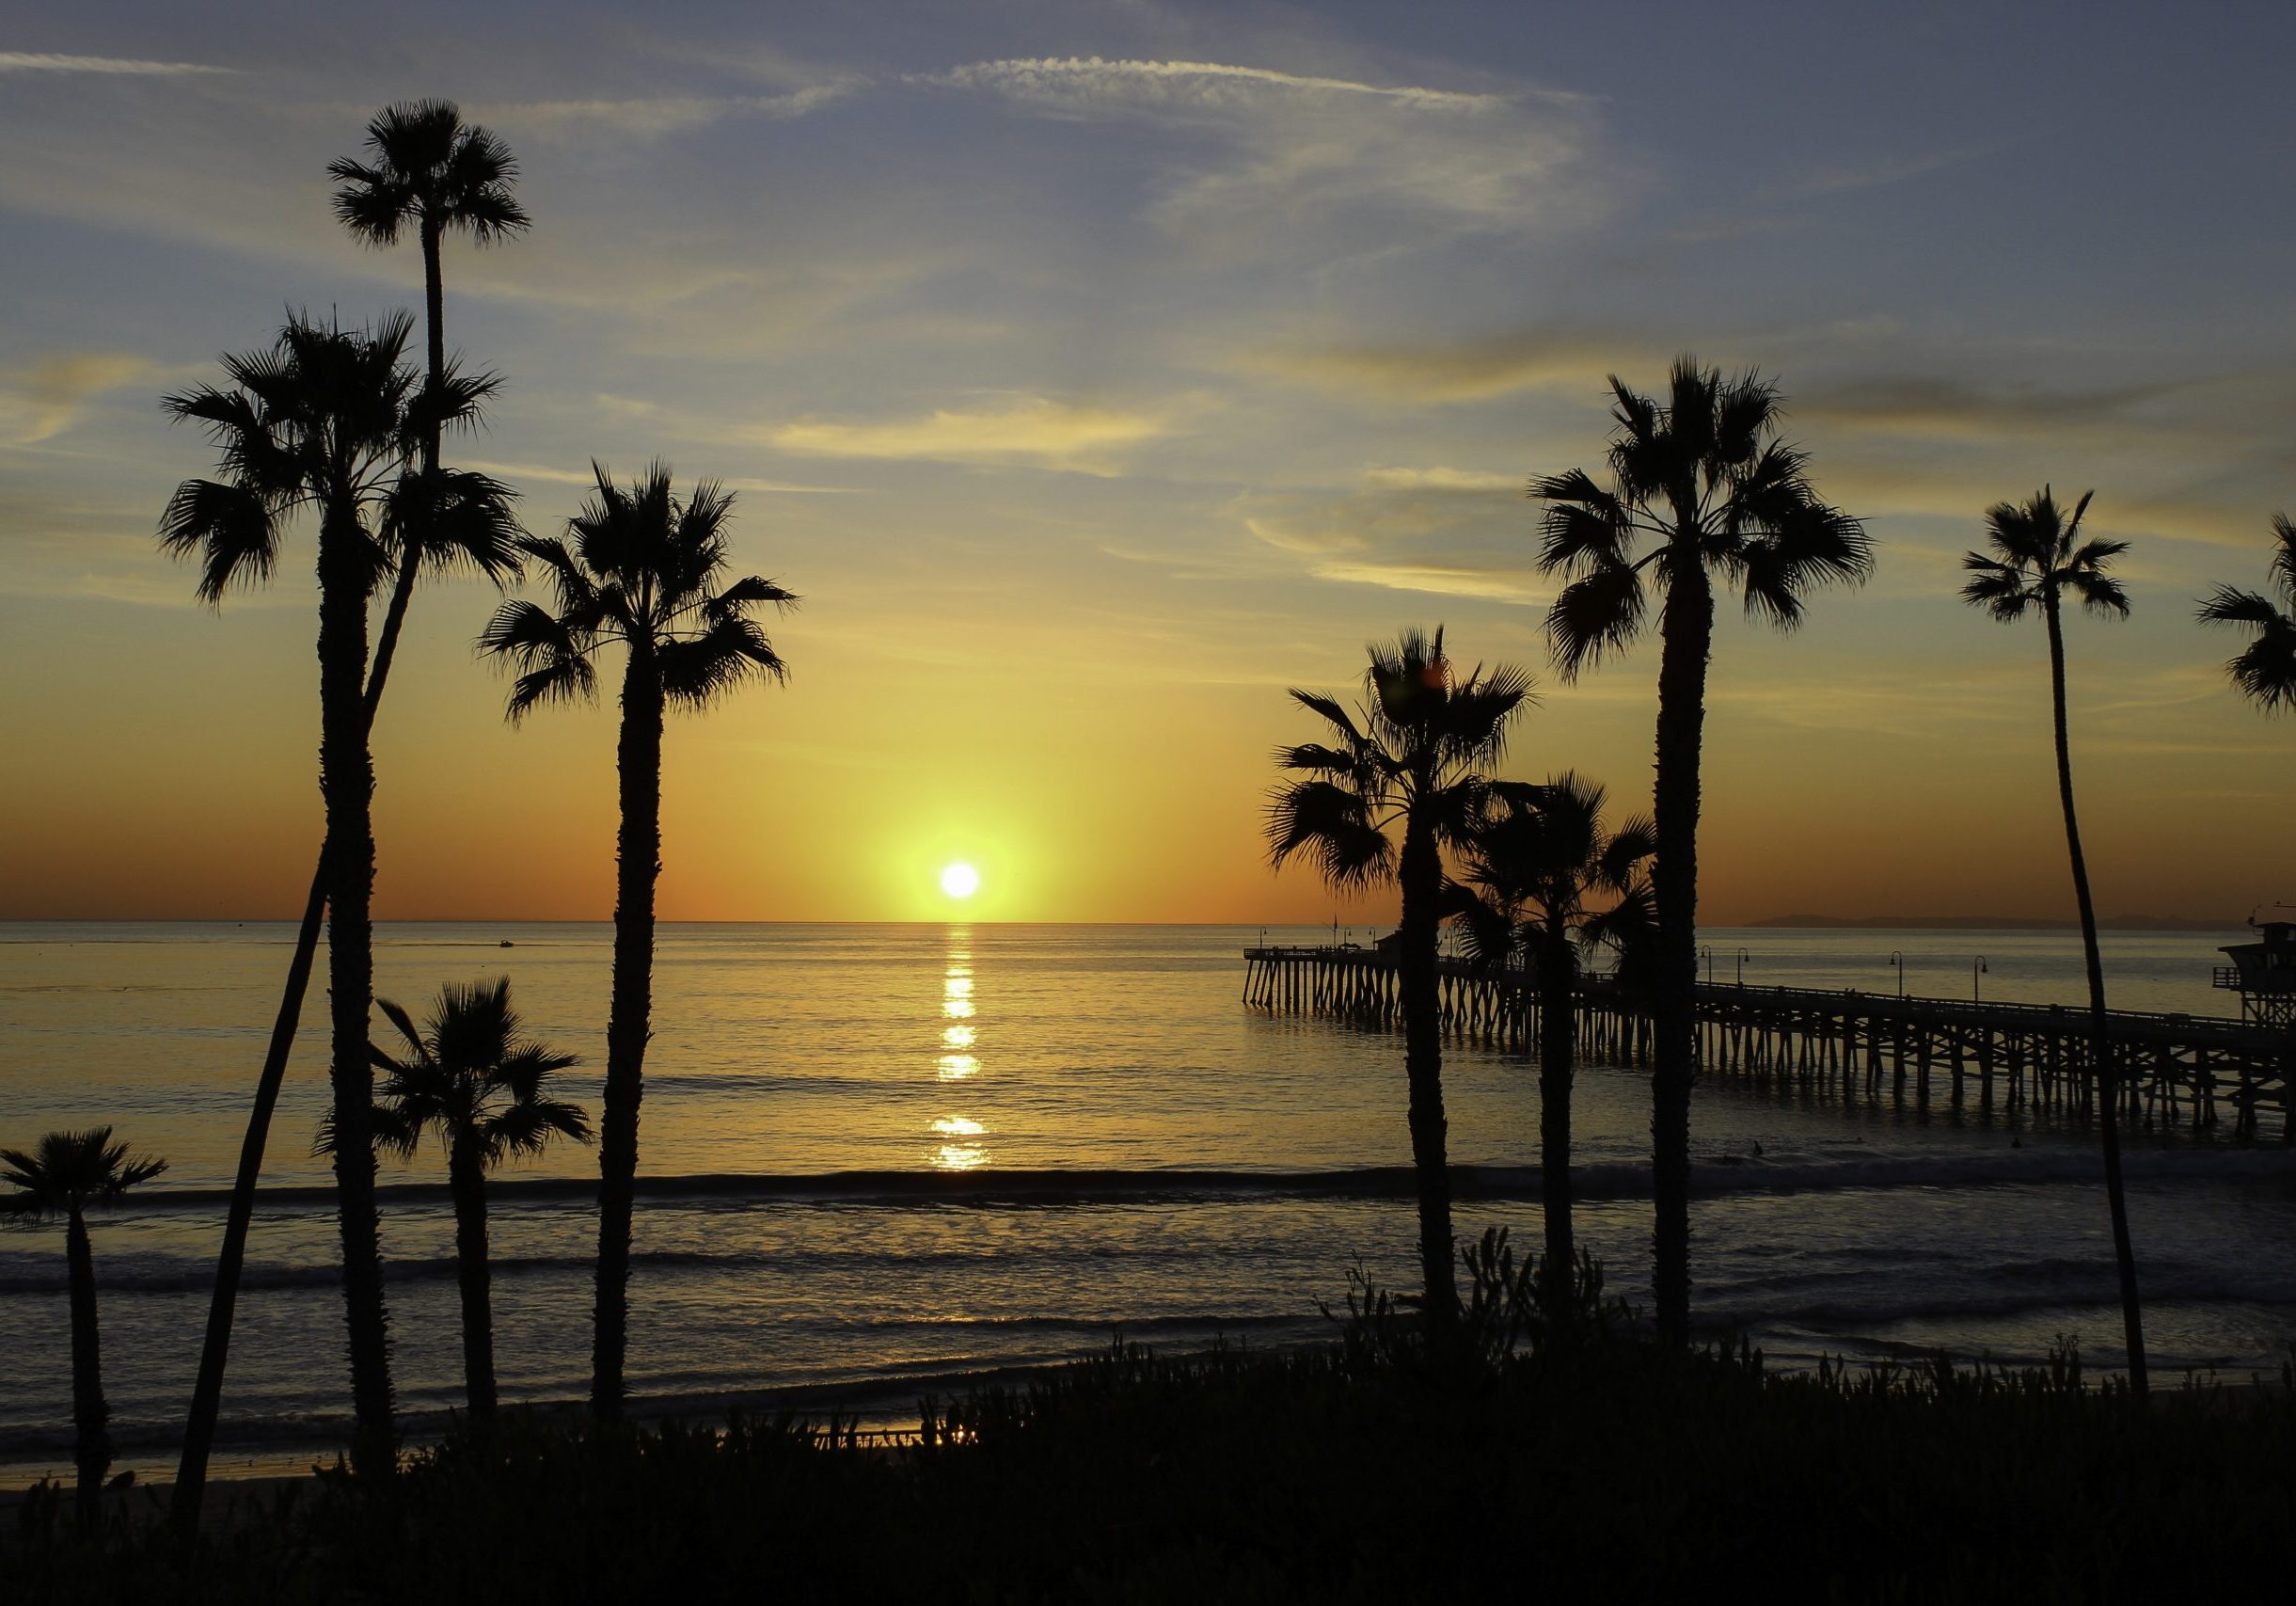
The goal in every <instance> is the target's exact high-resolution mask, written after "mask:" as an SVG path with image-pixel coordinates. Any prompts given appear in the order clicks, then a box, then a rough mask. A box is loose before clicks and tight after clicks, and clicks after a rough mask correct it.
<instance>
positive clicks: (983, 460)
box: [764, 396, 1171, 477]
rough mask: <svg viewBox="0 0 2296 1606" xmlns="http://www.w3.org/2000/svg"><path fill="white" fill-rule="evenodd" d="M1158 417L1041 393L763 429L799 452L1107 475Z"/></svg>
mask: <svg viewBox="0 0 2296 1606" xmlns="http://www.w3.org/2000/svg"><path fill="white" fill-rule="evenodd" d="M1170 430H1171V424H1170V422H1169V421H1168V420H1167V419H1165V418H1164V417H1161V416H1158V415H1155V414H1150V413H1139V412H1126V411H1122V410H1119V409H1116V408H1109V407H1092V406H1072V405H1069V404H1067V403H1063V402H1055V401H1051V400H1048V399H1046V398H1044V397H1041V396H1022V397H1018V398H1016V399H1014V400H1012V401H1009V402H1005V403H1003V404H1001V405H993V406H985V407H975V408H972V409H955V408H941V409H937V410H935V411H933V412H931V413H927V414H926V415H924V416H923V417H919V418H905V419H888V420H883V421H876V422H860V423H841V422H836V421H831V420H824V419H798V420H793V421H790V422H788V423H785V424H781V425H778V426H776V427H774V428H771V429H769V430H768V431H766V432H765V435H764V438H765V440H766V442H767V444H768V445H770V446H772V447H774V448H775V449H776V450H778V451H782V452H786V453H790V454H792V455H793V456H799V457H874V458H887V459H906V460H910V461H919V462H928V463H962V464H1018V465H1024V466H1029V467H1035V468H1044V469H1065V470H1068V471H1070V472H1074V473H1084V474H1096V475H1100V476H1103V477H1109V476H1114V475H1115V474H1116V473H1117V472H1118V471H1119V470H1118V467H1117V465H1118V463H1119V461H1120V460H1121V458H1122V456H1123V455H1124V453H1126V452H1127V451H1129V450H1130V449H1131V448H1132V447H1136V446H1140V445H1142V444H1144V443H1146V442H1148V441H1150V440H1154V439H1156V438H1158V437H1161V436H1164V435H1166V434H1169V433H1170Z"/></svg>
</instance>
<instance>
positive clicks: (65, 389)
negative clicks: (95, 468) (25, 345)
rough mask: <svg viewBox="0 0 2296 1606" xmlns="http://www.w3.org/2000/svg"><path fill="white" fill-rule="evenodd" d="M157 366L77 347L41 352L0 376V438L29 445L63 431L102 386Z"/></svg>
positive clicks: (142, 375) (115, 385) (127, 381)
mask: <svg viewBox="0 0 2296 1606" xmlns="http://www.w3.org/2000/svg"><path fill="white" fill-rule="evenodd" d="M159 373H160V369H159V368H158V366H157V365H156V364H154V363H151V362H150V361H148V360H146V359H145V358H140V357H132V356H129V355H127V354H126V353H124V352H109V351H75V352H59V353H56V354H55V355H53V356H50V357H43V358H40V359H39V360H38V361H35V362H33V363H31V364H30V365H29V366H27V367H25V368H24V369H21V370H19V371H18V372H16V373H14V374H8V375H6V376H5V377H0V438H4V439H7V440H8V441H11V442H13V443H14V444H16V445H19V446H30V445H34V444H36V443H38V442H40V441H43V440H48V439H51V438H53V437H55V436H58V435H61V434H62V433H63V432H64V431H66V430H67V429H70V428H71V426H72V425H73V424H74V423H76V422H77V421H79V419H80V417H81V415H82V413H83V412H85V411H86V409H87V404H88V403H89V402H91V401H93V400H94V399H95V398H96V397H98V396H100V395H102V394H103V392H104V391H106V390H117V389H119V387H120V386H122V385H131V384H134V383H135V382H136V381H137V380H141V379H150V378H152V377H153V376H154V375H156V374H159Z"/></svg>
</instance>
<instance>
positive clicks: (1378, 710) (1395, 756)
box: [1267, 627, 1530, 1331]
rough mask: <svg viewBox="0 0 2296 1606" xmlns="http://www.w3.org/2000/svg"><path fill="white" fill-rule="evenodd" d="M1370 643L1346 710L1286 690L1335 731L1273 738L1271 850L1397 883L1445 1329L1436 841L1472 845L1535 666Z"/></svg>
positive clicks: (1357, 882) (1407, 1014)
mask: <svg viewBox="0 0 2296 1606" xmlns="http://www.w3.org/2000/svg"><path fill="white" fill-rule="evenodd" d="M1367 650H1368V651H1369V653H1370V665H1369V667H1368V668H1367V669H1366V670H1365V672H1364V681H1363V683H1364V698H1363V701H1362V703H1361V705H1360V706H1359V707H1358V708H1357V709H1356V711H1355V712H1354V713H1353V714H1351V713H1350V712H1349V711H1348V710H1347V709H1346V708H1343V707H1342V706H1341V705H1340V704H1339V702H1338V699H1337V698H1334V697H1330V696H1327V695H1324V694H1322V693H1321V692H1303V691H1299V690H1297V689H1296V688H1295V689H1294V690H1293V691H1292V692H1291V696H1292V699H1293V700H1294V701H1295V702H1297V703H1299V704H1300V706H1301V707H1303V708H1306V709H1308V710H1309V711H1310V712H1312V713H1314V714H1316V715H1318V716H1319V717H1321V718H1322V720H1323V722H1324V723H1326V724H1327V725H1329V726H1330V730H1329V731H1328V732H1327V733H1326V739H1324V740H1322V741H1310V742H1303V743H1301V744H1299V745H1298V746H1295V747H1279V748H1277V749H1276V750H1275V763H1276V767H1277V768H1278V769H1279V770H1282V771H1285V772H1286V773H1287V774H1289V775H1291V776H1295V777H1300V778H1297V779H1291V780H1286V781H1283V782H1281V783H1279V784H1278V785H1277V786H1276V787H1275V789H1274V790H1273V791H1272V792H1271V793H1270V794H1269V798H1268V811H1267V838H1268V857H1269V860H1270V862H1271V863H1272V864H1273V865H1274V866H1275V867H1276V868H1277V869H1281V868H1282V867H1283V866H1284V865H1285V864H1286V863H1287V862H1288V861H1289V860H1290V859H1291V857H1292V856H1293V855H1294V854H1301V855H1304V856H1305V857H1306V858H1307V860H1308V861H1309V862H1310V863H1312V864H1313V865H1314V866H1315V867H1316V869H1317V870H1318V871H1319V872H1320V873H1321V874H1322V878H1323V880H1324V881H1325V883H1328V884H1329V885H1331V886H1332V887H1333V888H1334V889H1336V890H1338V891H1341V892H1357V891H1361V890H1363V889H1365V888H1367V887H1371V886H1379V885H1386V884H1389V883H1395V884H1399V885H1400V887H1401V892H1402V922H1401V938H1402V941H1401V956H1400V957H1401V983H1402V1001H1403V1071H1404V1076H1405V1080H1406V1081H1407V1083H1408V1085H1409V1089H1410V1105H1409V1122H1410V1131H1411V1160H1412V1169H1413V1172H1414V1174H1415V1177H1416V1180H1417V1188H1418V1211H1419V1273H1420V1279H1421V1284H1422V1288H1423V1293H1424V1299H1423V1303H1422V1305H1421V1309H1422V1310H1423V1311H1424V1312H1426V1318H1427V1322H1428V1325H1429V1328H1430V1329H1431V1331H1442V1330H1446V1329H1448V1328H1449V1325H1450V1323H1451V1322H1452V1320H1453V1318H1454V1317H1455V1316H1456V1314H1457V1309H1458V1299H1457V1294H1456V1285H1455V1281H1454V1279H1453V1277H1452V1267H1451V1256H1452V1243H1451V1192H1450V1172H1449V1159H1448V1156H1447V1154H1446V1152H1445V1145H1446V1141H1447V1124H1446V1121H1445V1120H1444V1114H1443V1035H1442V1020H1441V1014H1440V1003H1439V999H1438V996H1437V992H1436V980H1435V938H1436V932H1437V929H1438V927H1439V926H1440V925H1441V923H1442V920H1443V908H1444V891H1443V888H1444V875H1443V854H1444V851H1446V850H1447V849H1448V850H1451V851H1464V850H1465V849H1466V848H1467V847H1468V846H1469V844H1470V841H1471V836H1470V833H1471V830H1472V827H1473V825H1474V821H1475V819H1476V817H1477V815H1478V813H1479V812H1480V810H1481V805H1482V801H1483V796H1484V793H1485V790H1486V788H1487V787H1488V786H1489V784H1490V783H1489V771H1490V769H1491V766H1492V765H1494V764H1495V763H1496V762H1497V761H1498V758H1499V757H1500V755H1502V754H1503V753H1504V752H1505V750H1506V744H1507V732H1508V727H1509V726H1510V725H1511V724H1512V723H1513V721H1514V717H1515V715H1516V714H1518V713H1519V712H1521V710H1522V708H1523V707H1524V705H1525V704H1526V703H1527V702H1528V700H1529V698H1530V676H1528V675H1526V674H1525V673H1524V672H1523V671H1521V670H1519V669H1515V668H1512V667H1511V666H1509V665H1506V664H1499V665H1496V666H1495V667H1494V668H1492V669H1489V670H1487V671H1486V670H1485V669H1483V668H1482V667H1481V665H1480V664H1479V665H1477V666H1476V668H1475V669H1474V670H1473V672H1471V673H1470V674H1468V675H1467V676H1465V677H1464V678H1459V677H1456V676H1454V675H1453V674H1452V670H1451V664H1450V660H1449V659H1448V658H1446V657H1445V656H1444V652H1443V631H1442V629H1441V628H1440V627H1438V628H1437V629H1436V630H1435V633H1434V635H1433V638H1432V639H1431V638H1429V637H1428V636H1427V635H1425V634H1424V633H1422V632H1421V631H1419V630H1417V629H1409V630H1405V631H1403V632H1402V633H1401V635H1400V636H1398V637H1397V638H1396V640H1395V641H1394V642H1392V643H1387V642H1376V643H1373V644H1371V645H1370V647H1369V648H1368V649H1367ZM1399 832H1400V833H1401V842H1400V844H1399V843H1398V841H1397V840H1396V836H1397V834H1398V833H1399Z"/></svg>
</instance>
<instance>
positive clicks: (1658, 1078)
mask: <svg viewBox="0 0 2296 1606" xmlns="http://www.w3.org/2000/svg"><path fill="white" fill-rule="evenodd" d="M1688 557H1689V561H1688V562H1687V563H1685V564H1681V565H1679V566H1678V567H1677V568H1676V569H1675V571H1674V572H1673V573H1672V575H1671V579H1670V580H1669V583H1668V587H1667V596H1666V611H1665V613H1664V615H1663V616H1662V618H1661V621H1660V627H1659V628H1660V637H1661V642H1662V646H1661V650H1660V658H1659V664H1658V778H1657V792H1656V797H1655V815H1656V823H1657V845H1658V852H1657V859H1656V863H1655V865H1654V866H1653V867H1652V871H1651V883H1652V890H1653V892H1654V893H1655V901H1656V904H1657V913H1658V942H1657V954H1656V960H1657V966H1656V975H1655V978H1653V979H1654V986H1653V989H1652V991H1653V993H1654V994H1655V998H1654V1009H1653V1014H1654V1016H1655V1019H1654V1021H1653V1023H1652V1024H1653V1026H1654V1027H1655V1033H1654V1036H1655V1042H1653V1044H1652V1062H1653V1063H1652V1069H1651V1126H1650V1132H1651V1173H1652V1174H1651V1191H1652V1195H1653V1203H1654V1210H1653V1215H1654V1217H1655V1219H1654V1221H1653V1224H1652V1229H1651V1248H1652V1267H1651V1293H1652V1296H1653V1300H1654V1303H1655V1306H1656V1308H1657V1319H1658V1337H1659V1340H1660V1342H1662V1343H1665V1344H1687V1343H1688V1342H1689V1338H1690V1084H1691V1081H1692V1079H1693V1077H1694V1076H1695V1074H1696V1072H1697V1057H1698V805H1699V755H1700V748H1701V744H1702V741H1703V739H1704V731H1705V723H1706V660H1707V656H1708V654H1709V652H1710V650H1711V648H1712V644H1713V640H1714V591H1713V585H1712V582H1711V580H1709V579H1708V577H1707V574H1706V570H1705V565H1704V563H1703V560H1702V557H1701V556H1700V555H1699V554H1698V552H1697V551H1696V549H1694V548H1693V549H1691V550H1690V551H1689V554H1688Z"/></svg>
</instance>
